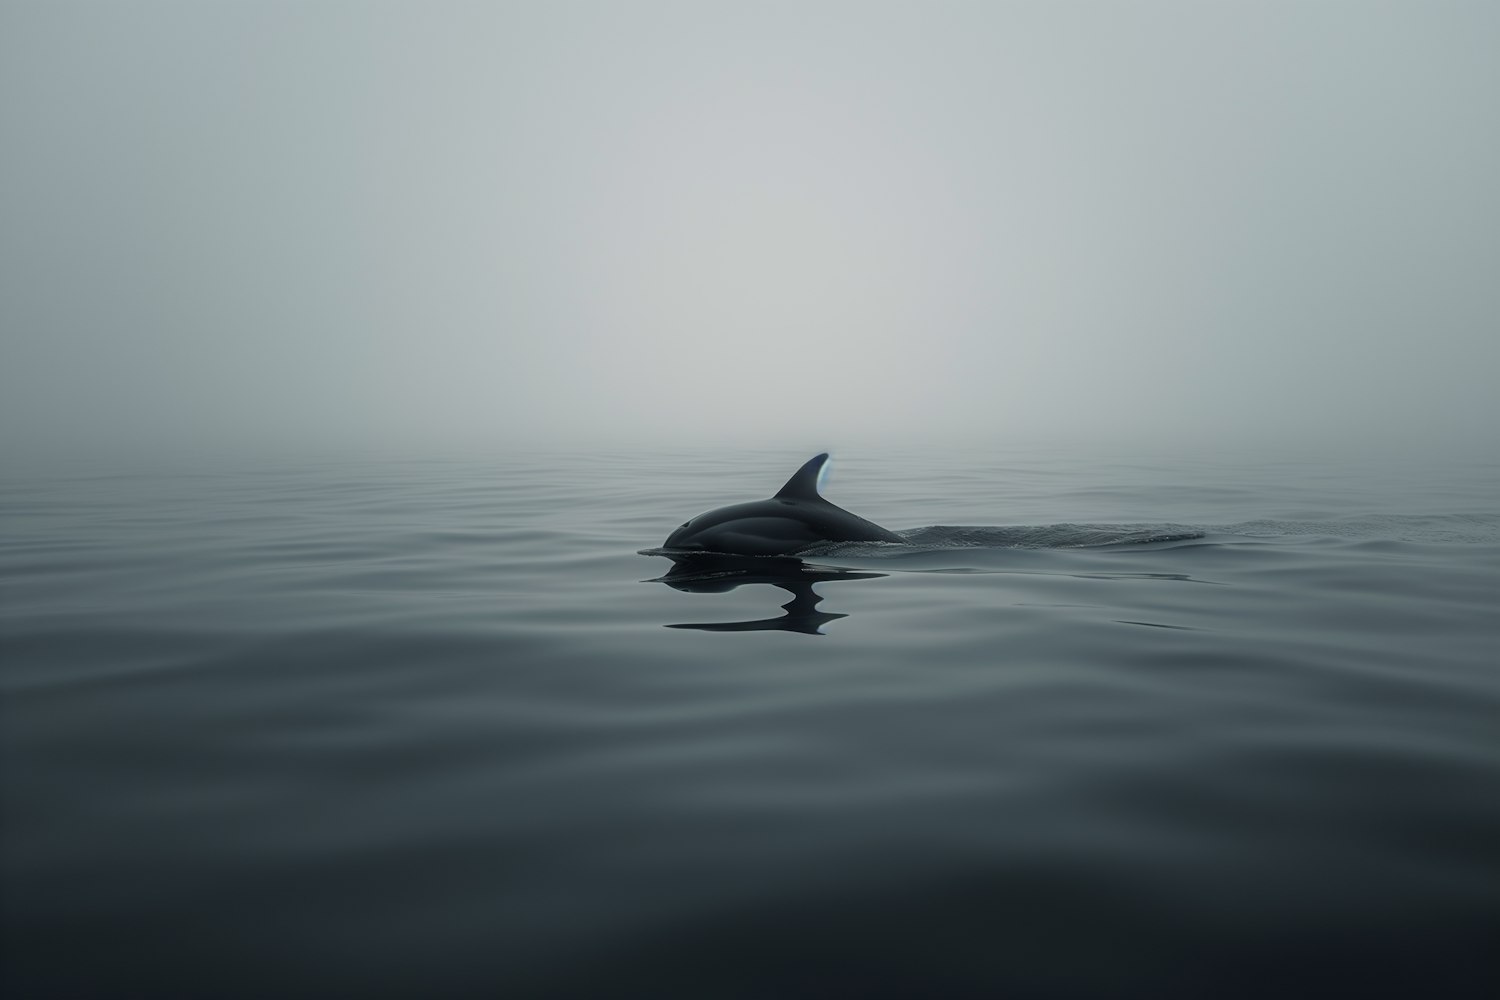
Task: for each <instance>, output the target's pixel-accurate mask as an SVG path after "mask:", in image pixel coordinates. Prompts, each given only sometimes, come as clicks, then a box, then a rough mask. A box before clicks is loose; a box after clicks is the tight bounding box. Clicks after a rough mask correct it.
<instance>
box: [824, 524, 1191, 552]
mask: <svg viewBox="0 0 1500 1000" xmlns="http://www.w3.org/2000/svg"><path fill="white" fill-rule="evenodd" d="M896 534H897V535H900V536H901V538H902V539H904V541H902V542H829V543H825V544H823V545H815V546H812V547H810V548H807V549H804V550H802V552H800V553H799V555H804V556H823V555H839V556H856V555H857V556H879V555H896V554H899V553H904V552H911V551H912V550H914V549H915V550H921V551H933V550H940V549H1076V548H1090V547H1094V546H1100V545H1145V544H1148V543H1151V542H1181V541H1189V540H1192V539H1194V538H1202V537H1203V536H1204V531H1203V529H1201V528H1195V527H1191V526H1188V525H1181V524H1044V525H1015V526H1004V527H999V526H983V525H948V524H934V525H930V526H928V527H925V528H911V529H909V530H906V531H898V532H896Z"/></svg>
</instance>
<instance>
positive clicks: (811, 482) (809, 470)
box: [772, 452, 828, 500]
mask: <svg viewBox="0 0 1500 1000" xmlns="http://www.w3.org/2000/svg"><path fill="white" fill-rule="evenodd" d="M827 461H828V454H827V453H826V452H825V453H824V454H822V455H819V456H817V457H816V458H811V459H808V462H807V464H806V465H804V466H803V467H802V468H800V469H798V470H797V471H796V472H794V473H793V474H792V478H791V479H788V480H787V481H786V485H785V486H783V487H782V488H781V491H780V492H779V493H777V494H776V495H775V496H774V497H772V499H773V500H822V499H823V498H822V497H820V496H818V473H820V472H822V471H823V465H824V464H825V463H826V462H827Z"/></svg>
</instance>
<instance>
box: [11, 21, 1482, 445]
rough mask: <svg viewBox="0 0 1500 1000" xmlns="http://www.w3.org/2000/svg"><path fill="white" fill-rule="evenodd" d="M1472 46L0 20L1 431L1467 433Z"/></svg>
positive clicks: (991, 25) (1190, 26)
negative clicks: (0, 154)
mask: <svg viewBox="0 0 1500 1000" xmlns="http://www.w3.org/2000/svg"><path fill="white" fill-rule="evenodd" d="M1497 42H1500V14H1497V12H1496V9H1495V8H1494V6H1493V5H1491V4H1484V3H1437V4H1420V5H1419V4H1383V3H1357V4H1356V3H1348V4H1341V3H1326V4H1323V3H1319V4H1304V3H1288V4H1276V3H1268V4H1254V5H1239V6H1236V5H1201V4H1174V3H1142V4H1116V3H1100V4H1087V3H1083V4H1066V5H1056V4H1035V5H1025V4H1002V3H994V4H937V5H932V4H923V5H915V4H912V5H902V4H883V3H859V4H777V3H764V4H762V3H757V4H713V5H702V4H692V3H684V4H674V3H632V4H629V5H625V6H621V5H614V4H569V3H559V4H534V5H533V4H436V5H434V4H422V5H416V4H409V5H403V4H388V3H360V4H354V3H323V4H316V5H305V4H295V3H276V2H273V3H256V4H232V3H231V4H210V5H203V4H189V3H149V2H148V3H135V4H130V5H128V6H122V5H117V4H87V3H84V4H69V5H67V6H65V7H59V6H57V5H53V4H26V3H12V4H7V5H6V6H5V9H4V10H3V11H0V143H3V146H4V149H5V151H6V152H5V154H4V156H3V157H0V218H3V225H0V259H3V261H4V266H3V267H0V352H3V353H0V447H3V449H4V451H5V454H6V455H8V456H10V457H11V458H12V459H13V460H18V459H19V458H20V457H26V458H28V459H36V458H38V457H47V456H49V455H52V454H54V453H56V452H58V451H62V452H68V453H75V452H81V453H85V454H88V455H90V456H91V457H98V456H99V455H101V454H102V455H125V456H132V457H136V456H141V455H147V456H153V455H159V454H160V453H162V452H167V453H171V452H174V451H181V450H185V449H186V450H191V451H194V452H195V453H200V454H201V453H207V454H210V455H212V454H215V453H219V452H223V451H225V450H230V451H239V450H244V449H252V450H257V451H258V452H260V453H270V454H275V453H277V452H278V451H284V450H286V449H289V448H296V449H313V450H321V451H322V452H325V453H334V454H338V453H347V452H349V451H351V450H359V451H365V452H369V451H375V452H383V453H386V454H409V453H411V452H414V451H415V452H422V451H430V450H434V449H435V450H445V449H472V448H491V449H501V450H507V449H511V448H514V447H517V446H530V445H534V444H545V445H547V446H558V445H564V446H568V447H575V448H584V449H590V448H597V447H600V446H616V445H621V444H629V445H633V446H660V445H663V444H667V445H673V444H679V443H683V444H692V445H699V444H717V445H730V446H734V447H748V448H765V447H783V446H796V447H798V448H799V449H800V448H812V449H814V450H816V449H818V448H820V447H830V446H832V447H835V448H836V450H841V451H849V450H851V449H854V448H858V447H866V446H872V445H878V444H884V443H889V442H891V441H905V442H907V443H917V442H923V441H931V440H934V439H937V440H955V439H957V440H963V441H978V442H980V443H984V442H991V443H993V442H999V443H1001V444H1005V445H1026V444H1029V443H1036V442H1044V443H1051V444H1056V443H1084V444H1090V443H1097V442H1100V441H1108V442H1111V443H1115V444H1120V445H1129V446H1136V445H1139V444H1140V443H1141V442H1148V441H1149V442H1163V443H1168V444H1176V445H1184V444H1187V445H1192V446H1195V447H1198V448H1200V449H1212V448H1215V447H1238V446H1241V445H1246V444H1248V445H1253V446H1257V447H1271V448H1276V447H1299V448H1309V447H1310V448H1313V449H1317V450H1321V451H1322V452H1323V453H1337V452H1338V451H1339V450H1341V449H1343V448H1346V447H1363V448H1367V449H1379V450H1382V451H1387V452H1389V451H1392V450H1395V451H1417V452H1422V451H1425V450H1427V449H1430V448H1433V447H1438V448H1444V449H1448V450H1453V451H1457V452H1459V453H1460V454H1462V453H1463V452H1465V451H1468V452H1473V451H1474V450H1476V449H1486V450H1488V451H1489V452H1490V453H1491V454H1493V452H1494V447H1495V445H1494V435H1493V431H1492V428H1493V427H1494V426H1496V424H1497V422H1500V410H1497V403H1496V394H1495V393H1494V392H1493V391H1492V386H1491V381H1492V380H1491V378H1490V373H1491V372H1493V371H1495V370H1496V369H1497V367H1500V353H1497V352H1500V346H1497V345H1500V338H1497V337H1496V336H1495V335H1494V334H1495V329H1496V323H1497V321H1500V286H1497V284H1496V282H1495V281H1494V280H1493V275H1494V274H1495V273H1497V271H1500V235H1497V234H1500V194H1497V188H1496V185H1495V184H1494V183H1493V178H1494V177H1495V176H1500V114H1497V113H1496V112H1497V108H1496V102H1497V97H1496V95H1497V94H1500V60H1496V59H1495V58H1494V52H1495V48H1496V45H1497ZM809 430H811V434H809ZM809 438H812V439H811V440H809Z"/></svg>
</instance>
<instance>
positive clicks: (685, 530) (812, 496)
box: [664, 454, 901, 556]
mask: <svg viewBox="0 0 1500 1000" xmlns="http://www.w3.org/2000/svg"><path fill="white" fill-rule="evenodd" d="M827 461H828V456H827V455H826V454H825V455H818V456H817V457H816V458H813V459H811V460H810V461H808V462H807V464H805V465H803V466H802V468H800V469H798V470H797V471H796V473H794V474H793V475H792V478H791V479H788V480H787V482H786V485H785V486H783V487H782V488H781V490H780V491H779V492H778V493H777V494H776V495H775V496H774V497H772V498H771V499H769V500H754V501H751V502H750V503H737V504H734V505H732V506H729V507H720V508H719V509H717V510H711V511H709V512H708V513H706V514H700V515H698V516H697V517H695V518H693V519H692V520H691V521H688V522H687V523H686V524H684V525H683V526H682V527H680V528H678V529H677V530H676V531H674V532H672V534H671V535H669V536H668V537H667V540H666V543H665V546H664V547H665V548H668V549H679V550H685V551H699V552H724V553H732V554H738V555H756V556H773V555H788V554H791V553H794V552H798V551H801V550H802V549H805V548H808V547H809V546H811V545H815V544H817V543H819V542H900V541H901V538H900V537H899V536H898V535H896V534H894V533H892V532H889V531H887V530H886V529H884V528H882V527H881V526H880V525H878V524H875V523H873V522H871V521H866V520H865V519H864V518H862V517H860V516H858V515H856V514H851V513H849V512H848V511H847V510H844V509H843V508H842V507H838V506H835V505H834V504H831V503H829V502H828V501H827V500H824V499H823V498H822V497H821V496H819V495H818V475H819V473H821V472H822V471H823V467H824V465H825V464H826V463H827Z"/></svg>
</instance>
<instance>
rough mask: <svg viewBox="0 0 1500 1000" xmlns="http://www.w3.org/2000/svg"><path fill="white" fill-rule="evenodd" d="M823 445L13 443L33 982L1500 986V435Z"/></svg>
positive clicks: (23, 976)
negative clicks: (303, 455) (1188, 455)
mask: <svg viewBox="0 0 1500 1000" xmlns="http://www.w3.org/2000/svg"><path fill="white" fill-rule="evenodd" d="M807 457H809V456H808V455H807V454H802V453H800V452H799V453H795V454H794V453H764V454H732V455H725V454H715V455H707V454H705V455H686V454H652V453H638V454H629V455H612V456H607V457H606V456H589V455H571V456H545V457H544V456H527V457H509V458H504V457H502V458H487V459H483V460H478V459H476V460H452V461H431V462H405V463H401V462H369V463H365V464H359V463H349V464H343V465H337V464H335V465H313V464H300V465H299V464H295V463H288V464H284V465H272V464H262V465H260V466H248V465H247V466H244V467H239V468H230V467H227V466H219V467H215V468H214V469H209V470H203V469H200V470H197V471H194V472H177V473H171V474H168V473H160V472H158V473H154V474H138V475H98V474H96V475H85V474H79V473H73V474H52V475H40V474H37V475H29V476H28V475H12V476H11V477H10V478H9V479H8V480H7V481H6V482H5V483H4V485H3V492H0V518H3V522H0V528H3V537H0V559H3V561H0V585H3V607H0V633H3V642H4V657H3V691H4V768H5V771H4V886H3V888H4V898H3V905H4V921H5V926H4V949H5V951H4V961H5V976H6V995H7V996H13V997H18V998H21V997H65V996H68V997H75V996H76V997H237V996H243V997H267V996H279V997H331V996H360V997H384V996H391V997H416V996H423V997H432V996H443V997H469V996H474V997H479V996H484V997H501V996H504V997H531V996H537V997H545V996H567V997H594V996H641V997H829V996H840V997H844V996H847V997H876V996H899V997H918V996H921V997H946V996H976V997H978V996H985V997H989V996H1021V997H1027V996H1038V997H1040V996H1079V997H1105V996H1133V995H1139V996H1153V997H1162V996H1184V997H1265V996H1282V997H1288V996H1308V997H1329V996H1349V997H1371V996H1399V997H1466V996H1472V997H1481V996H1487V997H1493V996H1496V995H1500V959H1497V957H1496V956H1497V955H1500V947H1497V945H1496V942H1500V478H1497V474H1496V469H1495V467H1494V466H1493V465H1464V464H1462V463H1458V464H1454V463H1449V464H1446V465H1440V464H1437V463H1434V464H1431V465H1429V466H1426V467H1421V466H1408V467H1403V468H1399V469H1398V468H1391V467H1381V466H1379V465H1365V466H1358V467H1356V466H1348V467H1345V466H1341V465H1339V464H1337V463H1328V462H1304V463H1296V462H1284V463H1275V462H1268V461H1246V462H1242V463H1230V462H1222V463H1218V464H1212V463H1210V464H1205V463H1200V462H1188V461H1185V460H1174V459H1157V460H1149V461H1148V460H1139V461H1133V460H1127V459H1125V458H1121V457H1119V456H1115V457H1107V456H1106V457H1101V456H1090V457H1082V456H1069V455H1061V456H1059V455H1048V454H1020V453H1017V454H990V453H985V452H983V451H978V452H974V453H970V454H956V453H955V454H949V455H937V454H932V453H900V454H863V455H856V456H847V457H845V461H844V462H843V464H841V465H840V467H839V468H838V470H837V472H836V474H835V477H834V480H833V482H832V484H831V486H830V487H829V489H828V490H827V495H828V497H829V498H830V499H832V500H833V501H834V502H836V503H839V504H841V505H842V506H845V507H847V508H849V509H850V510H853V511H854V512H855V513H858V514H860V515H863V516H865V517H868V518H870V519H872V520H874V521H877V522H879V523H881V524H883V525H885V526H887V527H890V528H892V529H899V530H902V531H905V532H908V535H907V537H909V538H910V539H911V540H912V541H913V542H914V543H915V544H913V545H911V546H906V547H886V548H873V549H872V548H864V549H861V548H858V547H854V548H846V549H844V550H833V551H827V552H823V553H821V554H819V555H818V556H816V557H814V558H811V559H809V560H808V561H807V564H804V565H792V566H788V565H786V564H778V565H774V566H772V565H767V566H761V567H758V568H757V567H756V566H751V567H748V568H747V567H745V566H731V567H728V568H721V569H720V570H718V571H716V572H715V573H699V574H697V575H696V576H694V575H693V574H692V573H691V572H689V573H688V574H687V575H686V576H684V575H683V574H681V573H679V574H678V576H677V577H676V578H675V579H673V580H669V581H668V582H667V583H665V584H664V583H661V582H643V581H651V580H659V579H660V578H662V577H663V576H665V575H667V574H668V572H669V571H670V570H672V569H673V566H672V563H670V562H669V561H668V560H666V559H664V558H661V557H653V556H649V555H640V554H638V552H639V550H642V549H646V550H649V549H650V548H651V547H653V546H656V545H658V544H660V542H661V540H662V539H663V538H665V536H666V535H667V533H668V532H669V530H670V529H671V528H672V527H673V526H675V525H677V524H679V523H681V522H682V521H684V520H685V519H686V518H687V517H689V516H691V515H695V514H697V513H700V512H702V511H704V510H707V509H709V508H712V507H715V506H719V505H721V504H725V503H732V502H737V501H741V500H748V499H756V498H760V497H764V496H768V495H770V494H771V493H772V492H774V491H775V489H776V488H777V487H779V486H780V485H781V483H782V481H783V480H784V479H785V478H786V477H787V476H788V475H790V473H791V472H792V471H793V470H794V469H795V468H796V467H797V466H798V465H799V464H800V463H801V462H802V461H804V460H805V459H806V458H807ZM955 526H959V527H955ZM960 528H961V529H962V530H960ZM917 529H921V530H917ZM1152 539H1157V540H1152ZM674 584H675V585H674ZM783 606H785V609H783ZM746 623H750V624H749V625H747V624H746ZM674 625H675V626H700V627H677V628H667V627H664V626H674ZM701 626H709V627H706V628H705V627H701ZM819 630H821V632H822V633H824V634H817V633H818V631H819Z"/></svg>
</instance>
